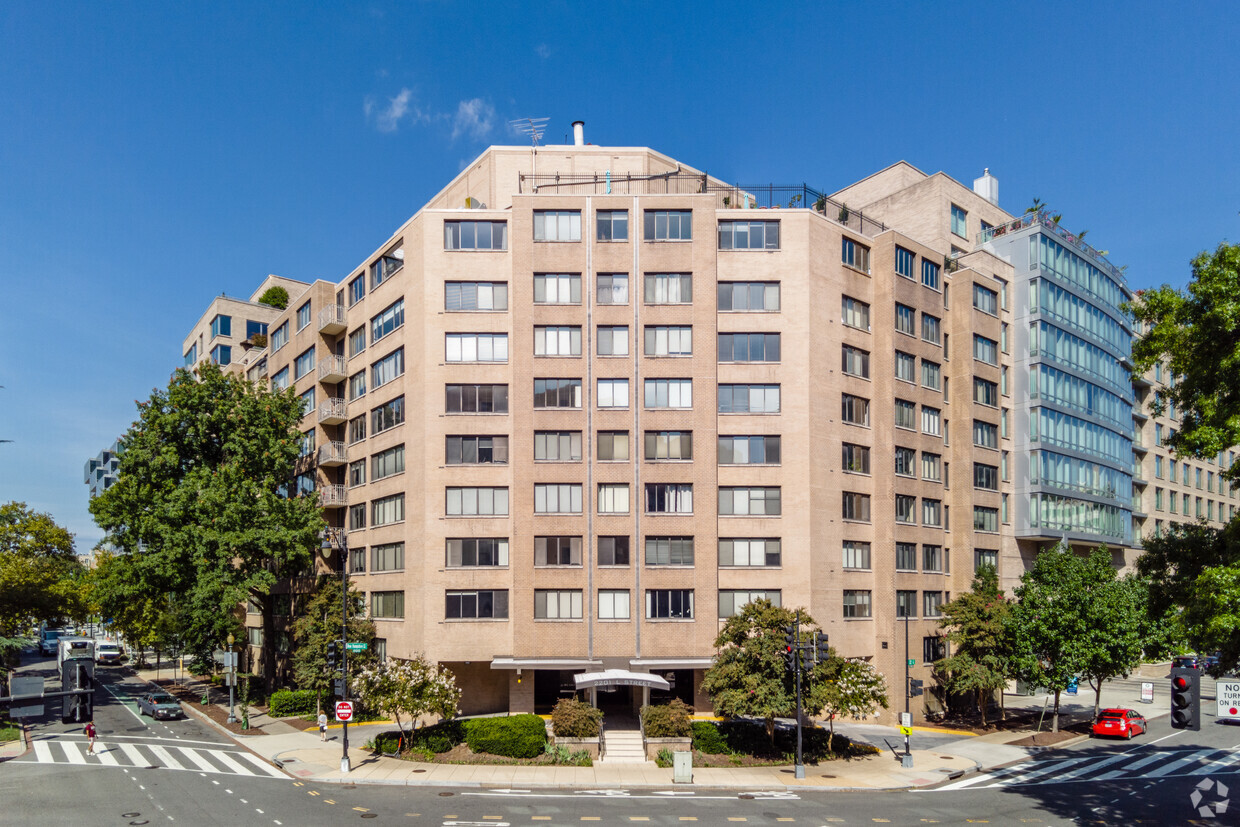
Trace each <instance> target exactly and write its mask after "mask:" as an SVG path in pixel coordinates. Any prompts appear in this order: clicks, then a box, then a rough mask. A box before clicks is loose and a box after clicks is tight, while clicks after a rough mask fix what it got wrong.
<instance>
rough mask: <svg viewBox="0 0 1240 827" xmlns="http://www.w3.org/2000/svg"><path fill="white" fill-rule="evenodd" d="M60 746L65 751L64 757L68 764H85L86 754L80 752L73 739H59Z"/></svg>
mask: <svg viewBox="0 0 1240 827" xmlns="http://www.w3.org/2000/svg"><path fill="white" fill-rule="evenodd" d="M60 748H61V749H62V750H63V751H64V753H65V758H68V759H69V763H70V764H85V763H86V756H85V755H83V754H82V750H81V749H79V748H78V745H77V743H76V742H74V741H61V742H60Z"/></svg>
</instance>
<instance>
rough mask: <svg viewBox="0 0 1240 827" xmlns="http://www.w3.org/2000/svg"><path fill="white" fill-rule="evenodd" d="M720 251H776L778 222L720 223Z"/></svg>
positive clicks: (777, 246) (777, 247)
mask: <svg viewBox="0 0 1240 827" xmlns="http://www.w3.org/2000/svg"><path fill="white" fill-rule="evenodd" d="M719 249H720V250H778V249H779V222H778V221H720V222H719Z"/></svg>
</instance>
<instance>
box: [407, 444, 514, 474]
mask: <svg viewBox="0 0 1240 827" xmlns="http://www.w3.org/2000/svg"><path fill="white" fill-rule="evenodd" d="M402 452H403V448H402ZM507 462H508V437H506V436H450V437H448V438H447V464H448V465H489V464H492V463H494V464H507ZM401 465H402V470H403V466H404V463H403V461H402V463H401Z"/></svg>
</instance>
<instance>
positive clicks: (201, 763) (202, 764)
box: [181, 747, 218, 772]
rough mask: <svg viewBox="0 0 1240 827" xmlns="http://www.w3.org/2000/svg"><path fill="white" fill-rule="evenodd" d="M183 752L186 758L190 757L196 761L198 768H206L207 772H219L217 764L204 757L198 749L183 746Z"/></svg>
mask: <svg viewBox="0 0 1240 827" xmlns="http://www.w3.org/2000/svg"><path fill="white" fill-rule="evenodd" d="M181 754H182V755H184V756H185V757H186V758H188V759H189V760H190V761H192V762H194V765H195V766H196V767H198V769H200V770H206V771H207V772H218V770H217V769H216V768H215V765H214V764H212V763H211V762H210V761H208V760H207V759H206V757H204V756H203V755H202V754H201V753H199V752H198V750H196V749H190V748H189V747H181Z"/></svg>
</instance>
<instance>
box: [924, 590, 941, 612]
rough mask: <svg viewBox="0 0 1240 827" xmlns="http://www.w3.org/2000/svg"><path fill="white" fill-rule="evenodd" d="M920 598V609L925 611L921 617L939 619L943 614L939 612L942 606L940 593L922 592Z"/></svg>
mask: <svg viewBox="0 0 1240 827" xmlns="http://www.w3.org/2000/svg"><path fill="white" fill-rule="evenodd" d="M921 596H922V601H923V606H922V608H923V609H925V613H924V614H923V615H922V616H923V617H941V616H942V614H943V612H942V611H941V609H942V606H943V593H942V592H922V593H921Z"/></svg>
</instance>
